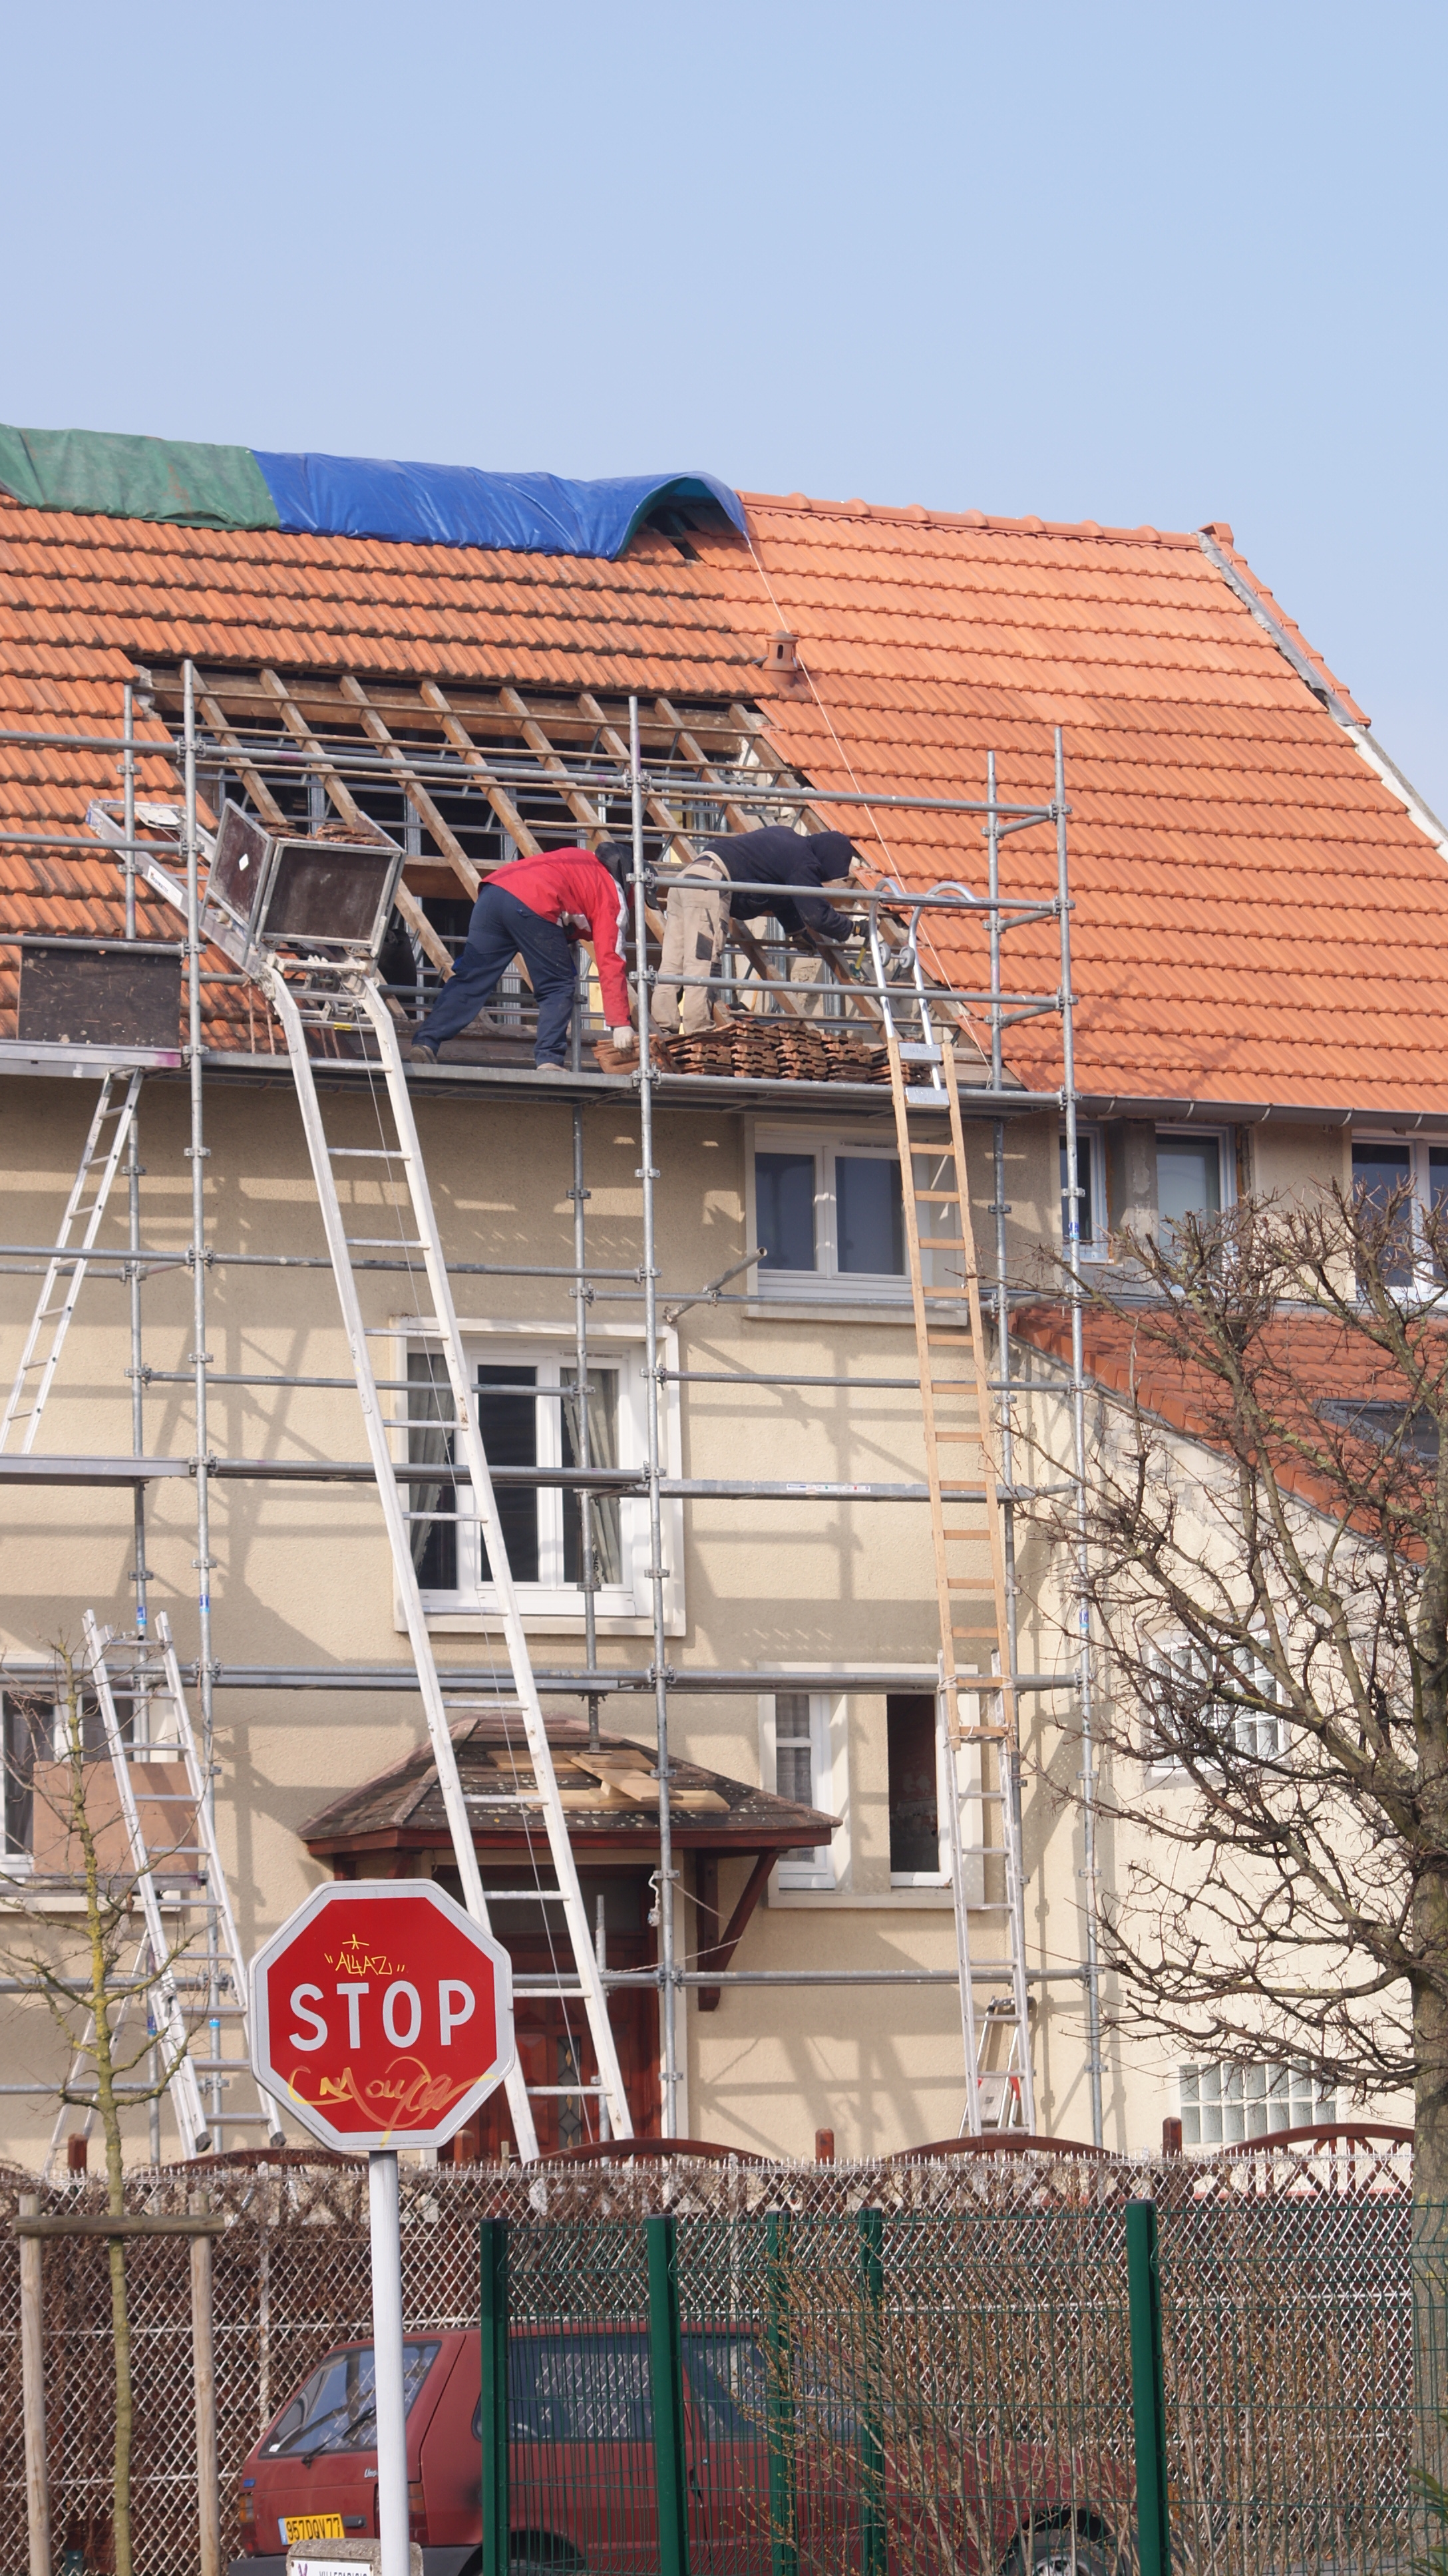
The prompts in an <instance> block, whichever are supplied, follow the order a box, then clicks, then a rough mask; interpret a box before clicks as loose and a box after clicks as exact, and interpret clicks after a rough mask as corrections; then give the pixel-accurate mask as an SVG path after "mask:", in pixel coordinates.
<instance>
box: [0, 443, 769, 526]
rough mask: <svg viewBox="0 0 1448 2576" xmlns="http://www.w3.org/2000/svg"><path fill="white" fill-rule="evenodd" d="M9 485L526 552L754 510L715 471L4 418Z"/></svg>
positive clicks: (77, 506)
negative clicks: (557, 469) (413, 455)
mask: <svg viewBox="0 0 1448 2576" xmlns="http://www.w3.org/2000/svg"><path fill="white" fill-rule="evenodd" d="M0 492H9V493H11V494H13V496H14V498H15V499H16V500H17V501H22V502H24V504H25V506H26V507H27V508H28V509H32V510H80V511H97V512H101V513H103V514H104V515H105V516H106V517H108V518H114V519H155V520H169V521H172V522H174V523H175V524H177V525H179V526H182V527H201V528H275V527H282V528H288V529H292V530H294V531H296V532H298V533H299V534H304V535H307V536H316V537H381V538H383V539H385V540H386V541H388V542H389V543H391V544H394V545H413V546H491V547H502V548H505V549H507V550H508V551H510V552H515V553H520V554H543V555H621V554H622V552H623V550H624V547H625V546H626V545H627V544H628V541H629V539H630V537H631V536H632V535H633V533H634V530H635V529H636V528H637V526H638V525H639V522H640V520H641V519H644V518H646V517H647V516H648V513H649V511H650V510H654V509H657V508H658V507H659V506H660V505H661V504H662V503H666V502H669V501H682V502H689V501H703V500H710V501H717V503H718V505H719V507H720V509H721V510H723V511H724V513H725V515H726V517H728V518H729V519H730V520H731V521H732V523H733V525H734V526H735V527H736V528H738V529H739V530H740V531H741V533H743V532H744V529H745V518H744V510H743V506H742V504H741V502H740V500H739V496H738V494H737V493H736V492H731V491H730V489H729V486H728V484H727V483H721V482H720V481H719V480H718V478H717V476H715V475H713V474H620V475H615V476H612V477H611V478H610V479H609V480H607V481H605V482H599V483H574V482H569V481H567V480H565V478H564V477H563V476H562V475H560V474H484V473H481V472H479V470H478V468H477V467H476V466H472V465H403V464H396V463H393V462H391V461H390V460H389V459H388V458H386V457H382V456H281V455H276V454H267V453H263V452H262V451H261V450H259V449H251V448H246V447H210V446H203V445H200V444H198V443H197V442H195V441H187V442H178V441H177V440H175V439H165V438H136V437H130V436H110V435H108V434H106V433H105V432H102V431H97V430H89V429H62V430H50V429H11V428H6V427H4V426H0Z"/></svg>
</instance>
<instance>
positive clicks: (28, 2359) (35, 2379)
mask: <svg viewBox="0 0 1448 2576" xmlns="http://www.w3.org/2000/svg"><path fill="white" fill-rule="evenodd" d="M19 2208H20V2215H21V2217H22V2218H34V2217H35V2216H36V2215H37V2214H38V2212H39V2209H40V2200H39V2197H38V2195H37V2194H36V2193H35V2192H33V2191H31V2192H23V2193H22V2194H21V2197H20V2203H19ZM43 2259H44V2258H43V2247H42V2243H41V2239H40V2238H39V2237H38V2236H22V2237H21V2239H20V2386H21V2407H22V2412H23V2415H24V2419H25V2519H26V2526H27V2529H28V2532H29V2538H30V2576H50V2483H49V2476H48V2470H47V2463H46V2447H45V2274H44V2271H43V2269H42V2264H43Z"/></svg>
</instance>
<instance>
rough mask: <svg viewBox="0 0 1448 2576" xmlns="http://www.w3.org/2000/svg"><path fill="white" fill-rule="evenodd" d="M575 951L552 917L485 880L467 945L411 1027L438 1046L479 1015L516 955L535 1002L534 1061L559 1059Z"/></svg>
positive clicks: (570, 1003)
mask: <svg viewBox="0 0 1448 2576" xmlns="http://www.w3.org/2000/svg"><path fill="white" fill-rule="evenodd" d="M577 953H578V952H577V950H576V949H575V948H574V946H573V945H572V943H571V942H570V941H569V940H567V939H565V938H564V935H563V933H562V931H561V930H560V929H559V927H558V924H557V922H556V921H545V920H544V918H543V916H542V914H541V913H540V912H530V911H529V909H528V906H527V904H526V903H520V902H519V901H518V898H517V896H516V895H515V894H509V893H508V891H507V889H506V887H504V886H499V885H485V886H484V887H483V889H482V892H481V893H480V894H479V896H478V899H477V902H476V903H475V904H474V906H473V917H472V920H471V921H470V922H469V923H468V937H467V946H466V947H465V948H464V949H463V951H462V953H461V955H460V956H459V957H458V958H457V960H456V961H455V963H454V966H453V971H452V977H451V980H450V982H448V983H446V984H444V986H443V988H442V991H441V992H440V993H439V995H438V997H437V1000H436V1001H435V1002H434V1004H433V1006H432V1009H431V1010H430V1011H429V1012H428V1015H427V1017H426V1019H425V1020H424V1021H423V1022H422V1023H421V1025H420V1026H419V1027H418V1028H417V1029H415V1030H414V1031H413V1035H414V1038H420V1039H421V1040H422V1042H423V1044H424V1045H425V1046H431V1047H436V1046H441V1044H442V1042H443V1039H444V1038H455V1037H456V1036H457V1035H458V1033H459V1031H460V1030H461V1029H465V1028H467V1027H468V1026H469V1025H470V1023H471V1022H472V1021H473V1020H475V1019H476V1018H477V1016H478V1013H479V1011H480V1010H481V1009H482V1007H483V1004H484V1003H485V1002H486V1001H487V999H488V997H489V995H490V994H492V993H494V992H496V990H497V988H498V984H499V982H500V981H501V979H502V977H503V976H504V975H506V973H507V971H508V968H509V967H510V966H511V965H512V963H513V960H514V958H515V957H521V958H522V960H523V963H524V965H525V966H526V967H527V969H528V972H529V974H530V975H531V976H532V979H533V991H534V993H535V994H536V996H537V1001H538V1042H537V1044H536V1046H535V1047H534V1049H533V1061H534V1063H535V1064H561V1063H562V1062H563V1050H564V1046H565V1044H566V1041H567V1037H568V1023H569V1020H570V1018H571V1017H572V1013H573V996H574V992H575V990H576V988H577V982H578V969H577V966H576V964H575V962H574V961H575V958H576V957H577Z"/></svg>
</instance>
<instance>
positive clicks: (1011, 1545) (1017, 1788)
mask: <svg viewBox="0 0 1448 2576" xmlns="http://www.w3.org/2000/svg"><path fill="white" fill-rule="evenodd" d="M986 794H987V796H988V797H989V798H990V807H991V810H990V814H989V816H988V818H987V822H986V846H987V853H988V871H989V892H990V901H991V916H990V989H991V1012H990V1066H991V1089H992V1090H993V1091H997V1092H998V1091H1000V1090H1001V1089H1002V1088H1003V1086H1004V1081H1005V1060H1004V1054H1003V1050H1002V1044H1001V917H1000V909H999V906H1000V892H1001V836H1000V816H999V815H998V813H997V812H996V756H995V753H994V752H993V751H992V752H990V753H988V755H987V758H986ZM994 1177H995V1195H994V1202H993V1205H992V1208H991V1214H992V1215H993V1216H994V1218H995V1250H996V1297H995V1326H996V1360H997V1363H998V1365H997V1369H996V1383H995V1390H994V1392H995V1396H996V1400H997V1405H998V1411H997V1415H996V1419H997V1422H998V1424H999V1428H1000V1470H1001V1483H1002V1484H1003V1485H1004V1487H1005V1489H1006V1499H1005V1501H1004V1503H1003V1504H1002V1507H1001V1535H1002V1539H1003V1541H1004V1551H1003V1552H1004V1555H1005V1573H1006V1633H1005V1649H1006V1670H1007V1672H1008V1673H1009V1674H1010V1677H1011V1681H1012V1684H1013V1685H1014V1682H1015V1679H1016V1674H1017V1671H1018V1669H1019V1663H1020V1654H1019V1641H1018V1621H1017V1600H1018V1587H1017V1583H1016V1507H1015V1504H1014V1503H1013V1502H1012V1501H1011V1499H1010V1497H1011V1493H1012V1490H1013V1488H1014V1485H1015V1481H1016V1466H1015V1424H1014V1419H1013V1417H1012V1413H1011V1402H1012V1388H1011V1310H1010V1293H1009V1291H1010V1280H1009V1276H1008V1269H1007V1253H1006V1218H1007V1217H1008V1216H1009V1215H1010V1213H1011V1210H1010V1204H1009V1201H1008V1200H1007V1198H1006V1122H1005V1120H1004V1119H1003V1118H997V1119H996V1121H995V1135H994ZM1010 1705H1011V1714H1012V1717H1013V1719H1014V1721H1015V1725H1014V1732H1013V1734H1012V1737H1011V1740H1010V1742H1009V1743H1008V1744H1005V1745H1003V1746H1002V1748H1001V1750H1002V1753H1003V1755H1004V1757H1005V1759H1004V1763H1003V1766H1002V1767H1003V1769H1004V1771H1005V1773H1006V1777H1005V1779H1004V1780H1003V1782H1002V1786H1003V1788H1004V1790H1005V1793H1006V1795H1007V1797H1008V1798H1009V1799H1010V1802H1011V1813H1012V1818H1013V1820H1014V1824H1015V1829H1016V1853H1017V1856H1018V1859H1019V1863H1020V1866H1019V1868H1018V1870H1017V1872H1016V1887H1015V1891H1014V1895H1013V1898H1012V1902H1013V1905H1014V1908H1015V1917H1016V1952H1017V1955H1018V1957H1019V1959H1020V1961H1021V1965H1022V1967H1024V1965H1025V1958H1026V1854H1025V1841H1024V1834H1023V1822H1022V1815H1021V1743H1020V1701H1019V1699H1018V1698H1017V1695H1016V1692H1015V1690H1014V1688H1012V1691H1011V1701H1010ZM1021 2080H1022V2084H1023V2087H1024V2091H1025V2118H1026V2127H1027V2128H1028V2129H1034V2127H1035V2125H1036V2079H1035V2069H1034V2067H1033V2066H1032V2064H1031V2039H1030V2026H1029V2023H1027V2026H1026V2028H1025V2029H1024V2030H1023V2031H1022V2033H1021Z"/></svg>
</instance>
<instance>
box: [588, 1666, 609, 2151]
mask: <svg viewBox="0 0 1448 2576" xmlns="http://www.w3.org/2000/svg"><path fill="white" fill-rule="evenodd" d="M588 1706H589V1710H590V1717H591V1722H590V1725H589V1730H588V1732H589V1736H590V1738H592V1737H593V1736H595V1735H596V1734H597V1732H598V1700H597V1697H596V1696H595V1697H593V1698H591V1699H590V1700H589V1703H588ZM593 1955H594V1957H595V1959H596V1960H597V1961H598V1973H599V1978H600V1980H601V1982H602V1984H603V1990H604V1992H605V1994H607V1992H608V1900H607V1898H606V1897H605V1895H604V1893H603V1890H602V1889H601V1888H600V1890H599V1892H598V1894H597V1896H595V1898H594V1900H593ZM598 2134H599V2136H600V2138H611V2137H612V2136H613V2122H612V2120H611V2119H610V2118H609V2112H608V2095H607V2093H606V2092H604V2091H602V2090H600V2092H599V2096H598Z"/></svg>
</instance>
